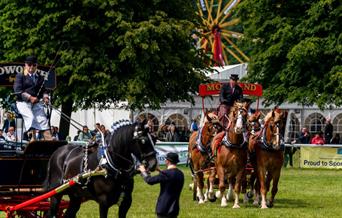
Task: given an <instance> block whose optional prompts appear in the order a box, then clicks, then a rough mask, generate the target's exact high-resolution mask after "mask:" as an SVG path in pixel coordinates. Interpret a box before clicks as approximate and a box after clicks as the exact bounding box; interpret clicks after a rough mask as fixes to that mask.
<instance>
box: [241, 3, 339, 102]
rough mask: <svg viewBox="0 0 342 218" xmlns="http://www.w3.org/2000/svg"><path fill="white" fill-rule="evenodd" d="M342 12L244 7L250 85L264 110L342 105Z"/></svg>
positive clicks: (326, 7)
mask: <svg viewBox="0 0 342 218" xmlns="http://www.w3.org/2000/svg"><path fill="white" fill-rule="evenodd" d="M341 12H342V5H341V4H340V1H338V0H299V1H295V0H292V1H283V0H276V1H274V0H261V1H253V0H244V1H242V3H241V4H240V8H239V16H240V17H241V21H242V25H243V28H244V38H243V40H242V41H243V42H242V44H243V46H244V47H245V48H248V49H249V50H250V53H249V54H250V56H251V62H250V63H249V66H248V67H249V72H248V73H249V76H248V79H249V80H250V81H251V82H259V83H260V84H262V85H263V87H264V90H265V92H264V94H265V99H266V103H267V104H268V103H276V104H280V103H282V102H284V101H288V102H297V103H300V104H303V105H312V104H317V105H318V106H319V107H321V108H324V107H327V106H329V105H331V104H332V105H342V95H341V94H342V91H341V90H342V89H341V86H342V82H341V81H342V80H341V79H342V64H341V63H342V61H341V60H342V55H341V54H342V44H341V39H342V33H341V27H340V25H341V22H342V19H341V18H342V13H341Z"/></svg>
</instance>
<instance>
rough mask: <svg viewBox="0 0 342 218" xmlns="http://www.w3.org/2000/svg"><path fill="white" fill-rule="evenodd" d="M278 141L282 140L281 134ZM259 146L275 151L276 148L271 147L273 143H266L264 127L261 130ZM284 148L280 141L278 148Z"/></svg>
mask: <svg viewBox="0 0 342 218" xmlns="http://www.w3.org/2000/svg"><path fill="white" fill-rule="evenodd" d="M280 136H281V135H280ZM280 141H282V136H281V139H280ZM261 148H262V149H264V150H266V151H277V150H276V149H274V148H273V144H267V141H266V128H263V130H262V137H261ZM284 149H285V148H284V144H283V143H281V144H280V149H279V150H284Z"/></svg>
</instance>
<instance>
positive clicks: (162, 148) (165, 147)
mask: <svg viewBox="0 0 342 218" xmlns="http://www.w3.org/2000/svg"><path fill="white" fill-rule="evenodd" d="M155 149H156V151H157V158H158V162H159V164H160V165H165V157H166V154H167V153H169V152H174V153H177V154H178V156H179V163H178V164H186V160H187V158H188V143H187V142H177V143H175V142H158V143H157V144H156V147H155Z"/></svg>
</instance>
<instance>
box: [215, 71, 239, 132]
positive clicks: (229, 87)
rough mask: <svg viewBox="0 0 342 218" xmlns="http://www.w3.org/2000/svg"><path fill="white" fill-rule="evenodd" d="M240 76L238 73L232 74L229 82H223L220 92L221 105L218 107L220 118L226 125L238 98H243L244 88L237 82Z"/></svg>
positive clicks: (225, 126)
mask: <svg viewBox="0 0 342 218" xmlns="http://www.w3.org/2000/svg"><path fill="white" fill-rule="evenodd" d="M238 80H239V76H238V75H237V74H232V75H230V80H229V83H227V84H223V85H222V87H221V92H220V106H219V108H218V116H219V119H220V121H221V123H222V125H223V126H224V128H227V126H228V118H227V117H226V116H228V114H229V111H230V108H231V107H232V106H233V105H234V102H235V101H237V100H242V98H243V92H242V88H241V87H240V86H239V85H238V84H237V81H238Z"/></svg>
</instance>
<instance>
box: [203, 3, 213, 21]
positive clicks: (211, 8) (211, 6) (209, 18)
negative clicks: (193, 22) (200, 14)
mask: <svg viewBox="0 0 342 218" xmlns="http://www.w3.org/2000/svg"><path fill="white" fill-rule="evenodd" d="M204 2H205V6H206V7H207V9H208V22H209V23H211V24H213V17H212V15H211V13H212V11H213V5H214V0H211V1H210V6H209V4H208V0H204Z"/></svg>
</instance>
